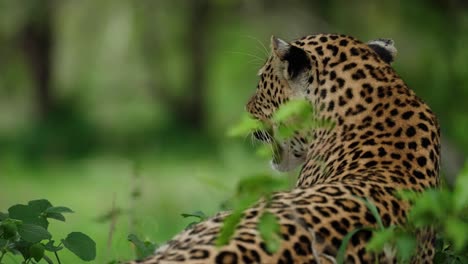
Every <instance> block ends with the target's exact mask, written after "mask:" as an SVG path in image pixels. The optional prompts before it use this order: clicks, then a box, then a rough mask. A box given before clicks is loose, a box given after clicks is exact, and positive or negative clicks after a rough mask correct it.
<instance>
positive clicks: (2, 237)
mask: <svg viewBox="0 0 468 264" xmlns="http://www.w3.org/2000/svg"><path fill="white" fill-rule="evenodd" d="M72 212H73V211H72V210H71V209H70V208H67V207H64V206H57V207H54V206H52V204H51V203H50V202H49V201H47V200H45V199H41V200H33V201H29V202H28V204H26V205H24V204H16V205H13V206H11V207H10V208H8V213H1V214H0V252H1V255H0V263H2V259H3V257H4V256H5V255H6V254H21V255H22V256H23V258H24V261H25V263H29V262H32V263H35V262H39V261H40V260H41V259H45V260H46V261H47V262H48V263H53V262H52V260H51V259H50V258H49V257H48V256H47V254H46V251H48V252H53V253H54V255H55V257H56V258H57V262H58V263H60V259H59V257H58V255H57V251H60V250H62V249H63V247H62V246H61V245H63V246H65V247H66V248H67V249H68V250H70V251H71V252H73V253H74V254H75V255H76V256H78V257H79V258H80V259H81V260H84V261H92V260H94V259H95V258H96V244H95V242H94V241H93V240H92V239H91V238H90V237H88V236H87V235H85V234H83V233H80V232H72V233H70V234H69V235H68V236H67V237H66V238H65V239H62V240H61V241H62V242H61V243H60V244H58V245H57V246H55V245H54V243H55V241H54V240H53V239H52V234H50V233H49V231H48V227H49V221H48V219H56V220H59V221H65V216H64V215H63V213H72Z"/></svg>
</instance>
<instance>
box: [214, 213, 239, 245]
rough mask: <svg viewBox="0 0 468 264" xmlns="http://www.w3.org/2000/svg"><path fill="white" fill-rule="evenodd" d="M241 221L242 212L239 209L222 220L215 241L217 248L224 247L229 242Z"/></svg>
mask: <svg viewBox="0 0 468 264" xmlns="http://www.w3.org/2000/svg"><path fill="white" fill-rule="evenodd" d="M241 219H242V211H241V210H239V209H236V210H234V211H233V212H232V213H231V214H230V215H228V216H227V217H226V218H225V219H224V221H223V226H222V227H221V232H219V235H218V238H217V239H216V245H217V246H224V245H226V244H227V243H228V242H229V240H230V239H231V237H232V235H233V234H234V231H235V229H236V226H237V225H238V224H239V222H240V220H241Z"/></svg>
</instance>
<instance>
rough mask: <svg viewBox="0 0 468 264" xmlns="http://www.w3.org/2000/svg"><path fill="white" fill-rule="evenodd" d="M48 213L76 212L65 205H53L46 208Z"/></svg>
mask: <svg viewBox="0 0 468 264" xmlns="http://www.w3.org/2000/svg"><path fill="white" fill-rule="evenodd" d="M45 212H46V213H58V214H63V213H74V212H73V210H72V209H70V208H68V207H65V206H53V207H49V208H47V210H45Z"/></svg>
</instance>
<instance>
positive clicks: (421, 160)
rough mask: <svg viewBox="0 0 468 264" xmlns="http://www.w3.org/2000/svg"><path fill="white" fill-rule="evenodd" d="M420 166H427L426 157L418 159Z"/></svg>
mask: <svg viewBox="0 0 468 264" xmlns="http://www.w3.org/2000/svg"><path fill="white" fill-rule="evenodd" d="M417 161H418V164H419V166H421V167H424V166H426V163H427V159H426V158H425V157H419V158H418V159H417Z"/></svg>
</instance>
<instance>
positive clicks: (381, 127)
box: [374, 122, 384, 131]
mask: <svg viewBox="0 0 468 264" xmlns="http://www.w3.org/2000/svg"><path fill="white" fill-rule="evenodd" d="M374 128H375V129H377V130H379V131H384V126H383V124H382V123H380V122H377V123H376V124H375V125H374Z"/></svg>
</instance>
